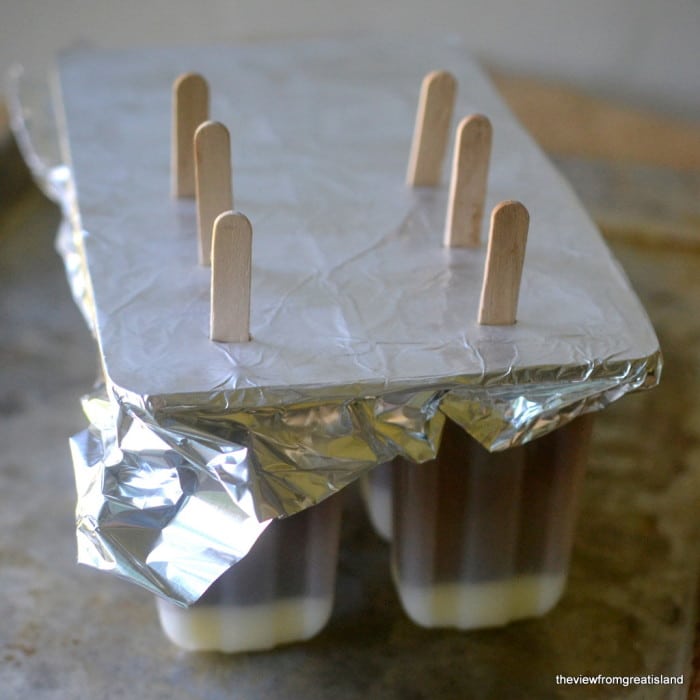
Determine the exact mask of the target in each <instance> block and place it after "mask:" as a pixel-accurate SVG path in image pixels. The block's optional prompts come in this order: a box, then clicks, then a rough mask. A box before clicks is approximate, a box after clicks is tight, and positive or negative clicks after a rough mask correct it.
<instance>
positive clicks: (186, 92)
mask: <svg viewBox="0 0 700 700" xmlns="http://www.w3.org/2000/svg"><path fill="white" fill-rule="evenodd" d="M207 119H209V84H208V83H207V81H206V79H205V78H204V77H203V76H201V75H200V74H199V73H183V74H182V75H180V76H178V77H177V78H176V79H175V81H174V83H173V135H172V164H171V170H172V174H171V178H172V191H173V195H174V196H175V197H193V196H194V194H195V182H194V153H193V136H194V132H195V130H196V129H197V127H198V126H199V125H200V124H201V123H202V122H205V121H207Z"/></svg>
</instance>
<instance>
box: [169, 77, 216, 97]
mask: <svg viewBox="0 0 700 700" xmlns="http://www.w3.org/2000/svg"><path fill="white" fill-rule="evenodd" d="M195 89H199V90H204V91H206V92H207V93H208V92H209V83H208V82H207V79H206V78H205V77H204V76H203V75H202V74H201V73H193V72H188V73H181V74H180V75H178V76H177V78H175V80H174V81H173V90H175V91H176V92H180V91H181V90H195Z"/></svg>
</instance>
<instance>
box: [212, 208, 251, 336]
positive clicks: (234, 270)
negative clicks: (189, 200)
mask: <svg viewBox="0 0 700 700" xmlns="http://www.w3.org/2000/svg"><path fill="white" fill-rule="evenodd" d="M252 242H253V227H252V226H251V224H250V221H249V220H248V217H246V216H245V214H242V213H241V212H237V211H226V212H223V213H222V214H219V216H217V217H216V220H215V222H214V237H213V242H212V274H211V317H210V337H211V339H212V340H216V341H221V342H229V343H245V342H248V341H249V340H250V277H251V267H252Z"/></svg>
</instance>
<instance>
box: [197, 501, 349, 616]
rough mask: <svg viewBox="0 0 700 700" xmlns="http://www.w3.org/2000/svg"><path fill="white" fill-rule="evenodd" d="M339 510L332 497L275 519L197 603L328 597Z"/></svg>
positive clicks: (257, 602) (332, 580)
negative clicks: (285, 516)
mask: <svg viewBox="0 0 700 700" xmlns="http://www.w3.org/2000/svg"><path fill="white" fill-rule="evenodd" d="M340 511H341V504H340V498H339V497H338V496H331V497H330V498H327V499H326V500H325V501H323V502H321V503H319V504H318V505H316V506H313V507H311V508H308V509H307V510H305V511H302V512H301V513H298V514H296V515H292V516H290V517H288V518H282V519H280V520H275V521H274V522H272V523H271V524H270V525H269V526H268V527H267V529H266V530H265V531H264V532H263V534H262V535H261V536H260V538H259V539H258V541H257V542H256V543H255V545H254V546H253V549H252V550H251V551H250V552H249V553H248V555H247V556H246V557H244V558H243V559H242V560H241V561H240V562H238V563H237V564H236V565H235V566H233V567H231V568H230V569H229V570H228V571H227V572H226V573H224V574H223V575H222V576H221V577H219V578H218V579H217V580H216V581H215V582H214V583H213V584H212V585H211V586H210V588H209V589H208V590H207V591H206V593H205V594H204V595H203V596H202V598H200V600H199V601H198V602H197V603H196V605H197V606H204V605H220V606H225V605H233V606H242V605H262V604H266V603H272V602H275V601H277V600H281V599H284V598H322V597H327V596H329V595H332V594H333V588H334V586H335V571H336V563H337V557H338V538H339V534H340Z"/></svg>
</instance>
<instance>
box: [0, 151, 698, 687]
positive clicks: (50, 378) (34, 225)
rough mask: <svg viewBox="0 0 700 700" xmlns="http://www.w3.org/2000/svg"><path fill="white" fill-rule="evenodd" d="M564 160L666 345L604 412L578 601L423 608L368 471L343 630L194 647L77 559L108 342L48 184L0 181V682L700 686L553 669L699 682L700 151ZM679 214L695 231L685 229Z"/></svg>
mask: <svg viewBox="0 0 700 700" xmlns="http://www.w3.org/2000/svg"><path fill="white" fill-rule="evenodd" d="M545 145H546V144H545ZM12 152H13V146H12V145H11V143H9V144H8V143H7V142H6V143H5V144H4V145H3V146H2V148H1V149H0V153H1V154H2V155H0V170H1V169H2V168H3V167H4V164H7V163H9V162H14V160H13V156H12ZM557 162H558V164H559V165H560V167H562V169H563V170H564V171H565V173H566V174H567V175H568V176H569V178H570V179H571V180H572V182H573V184H574V186H575V187H576V188H577V189H578V190H579V192H580V193H581V194H582V196H583V198H584V202H585V203H586V204H587V206H588V207H589V208H590V209H591V211H592V212H593V214H594V216H596V218H597V219H598V220H599V221H600V222H601V223H602V224H603V227H604V229H605V232H606V233H607V234H608V237H609V240H610V242H611V244H612V247H613V250H614V252H615V254H616V255H617V256H618V258H619V259H620V261H621V263H622V265H623V266H624V267H625V269H626V271H627V273H628V274H629V276H630V278H631V281H632V283H633V285H634V286H635V288H636V290H637V292H638V294H639V295H640V297H641V299H642V302H643V303H644V304H645V306H646V308H647V310H648V311H649V314H650V316H651V318H652V321H653V323H654V325H655V327H656V329H657V332H658V334H659V338H660V341H661V345H662V348H663V350H664V353H665V358H666V367H665V372H664V376H663V380H662V383H661V386H660V387H659V388H658V389H656V390H654V391H651V392H647V393H642V394H638V395H634V396H630V397H627V398H625V399H623V400H621V401H620V402H618V403H616V404H614V405H612V406H611V407H610V408H608V409H607V410H606V411H605V412H604V413H603V414H601V416H600V419H599V420H598V422H597V425H596V429H595V433H594V438H593V449H592V455H591V460H590V467H589V470H588V475H587V480H586V484H585V488H584V494H583V502H582V508H581V517H580V518H579V523H578V528H577V535H576V541H575V546H574V553H573V560H572V568H571V577H570V583H569V586H568V588H567V591H566V594H565V596H564V599H563V600H562V602H561V604H560V605H559V606H558V607H557V608H556V609H555V610H554V611H553V612H552V613H551V614H550V615H548V616H546V617H544V618H542V619H540V620H534V621H528V622H521V623H517V624H513V625H511V626H509V627H506V628H504V629H497V630H486V631H479V632H470V633H458V632H445V631H427V630H422V629H420V628H417V627H415V626H413V625H412V624H411V623H410V622H409V621H408V620H407V619H406V618H405V617H404V616H403V614H402V613H401V611H400V608H399V604H398V600H397V598H396V596H395V594H394V591H393V588H392V585H391V581H390V576H389V569H388V549H387V547H386V545H384V544H383V543H382V542H381V541H379V540H378V539H377V538H376V537H375V535H374V534H373V533H372V532H371V531H370V528H369V525H368V523H367V521H366V518H365V515H364V513H363V511H362V509H361V507H360V506H359V500H358V496H357V493H356V492H355V490H354V489H351V490H349V491H348V493H347V494H346V498H345V518H344V525H343V533H342V546H341V555H340V562H339V569H338V583H337V596H336V606H335V609H334V613H333V616H332V618H331V621H330V623H329V625H328V627H327V628H326V629H325V630H324V631H323V632H322V633H321V634H320V635H319V636H318V637H316V638H315V639H314V640H312V641H310V642H307V643H305V644H295V645H290V646H288V647H285V648H282V649H279V650H276V651H273V652H266V653H256V654H243V655H238V656H230V657H228V656H224V655H219V654H188V653H185V652H182V651H180V650H178V649H176V648H175V647H173V646H172V645H171V644H170V643H169V642H168V641H167V640H166V639H165V638H164V637H163V636H162V634H161V632H160V629H159V626H158V622H157V619H156V613H155V606H154V604H153V600H152V598H151V596H150V595H149V594H147V593H145V592H143V591H142V590H140V589H138V588H136V587H135V586H133V585H130V584H127V583H124V582H121V581H119V580H117V579H113V578H111V577H109V576H107V575H104V574H100V573H98V572H96V571H92V570H89V569H85V568H82V567H78V566H76V565H75V563H74V561H75V543H74V536H73V507H74V487H73V480H72V469H71V464H70V456H69V453H68V447H67V437H68V436H69V435H71V434H72V433H74V432H77V431H78V430H81V429H82V428H83V427H84V425H85V423H84V420H83V418H82V416H81V413H80V407H79V398H80V395H81V394H82V393H84V392H85V391H86V390H88V389H89V388H90V386H91V384H92V382H93V380H94V377H95V376H96V355H95V351H94V348H93V341H92V339H91V337H90V335H89V333H88V332H87V330H86V329H85V327H84V324H83V322H82V319H81V318H80V316H79V314H78V311H77V310H76V309H75V307H74V306H73V304H72V301H71V299H70V296H69V293H68V289H67V285H66V283H65V279H64V276H63V271H62V268H61V263H60V260H59V259H58V257H57V256H56V255H55V253H54V252H53V247H52V246H53V236H54V232H55V228H56V225H57V223H58V212H57V210H56V209H55V207H53V206H52V205H51V204H50V203H48V202H47V201H46V200H45V199H44V198H43V197H42V196H41V195H40V194H39V193H38V192H37V191H36V190H35V189H34V188H33V187H31V186H27V187H22V188H18V189H19V191H13V192H12V193H11V196H10V193H8V191H7V190H5V189H0V319H1V323H0V328H1V329H2V331H1V332H0V591H1V592H0V688H1V689H2V691H1V692H0V695H1V696H2V697H3V698H8V699H12V698H32V700H34V699H35V698H36V699H38V700H43V699H47V700H48V699H51V700H53V699H54V698H55V699H56V700H58V699H59V698H60V700H65V698H120V697H124V698H127V697H140V698H144V699H145V700H151V699H156V698H168V700H171V698H211V699H217V698H230V697H236V698H266V700H276V699H277V698H285V700H289V699H294V698H305V699H306V698H308V699H309V700H312V699H314V698H328V697H333V698H334V700H344V699H345V698H347V699H350V698H381V699H382V700H384V699H388V700H391V699H392V698H396V699H399V698H401V699H408V700H420V699H423V698H426V699H427V698H466V697H480V698H510V697H523V698H525V697H528V698H669V697H678V698H680V697H685V696H686V694H687V692H688V683H686V687H685V688H683V689H676V690H675V691H674V690H673V688H671V687H662V686H656V687H651V686H649V687H645V686H639V687H629V688H623V687H620V686H618V687H602V686H596V687H591V686H588V687H580V686H578V687H574V686H564V685H557V684H556V680H555V678H556V675H557V674H562V675H578V674H587V675H588V674H590V675H597V674H604V675H644V674H649V673H656V674H665V675H678V674H681V673H684V674H685V676H686V680H687V681H688V680H689V679H690V678H691V670H690V660H691V656H692V655H691V650H692V640H693V631H694V623H695V590H696V583H697V567H698V554H699V552H698V547H697V535H698V526H699V525H700V509H698V508H697V503H698V502H700V367H699V362H698V354H697V348H698V347H699V346H700V314H698V302H697V300H698V299H699V298H700V232H698V231H697V222H698V221H699V220H700V217H699V216H698V201H700V198H699V197H698V196H697V194H698V188H699V183H700V177H699V175H698V170H697V169H694V168H693V167H690V168H685V169H683V170H675V169H672V168H669V167H668V165H667V164H664V163H662V164H660V165H659V164H654V163H652V164H651V165H649V164H646V165H640V164H638V163H635V164H631V163H630V162H629V161H627V160H624V159H622V160H620V161H615V162H606V161H605V160H603V159H600V158H597V157H586V158H582V157H580V156H576V155H571V154H566V155H565V156H561V157H558V158H557ZM16 177H20V178H21V174H18V175H17V176H16ZM13 181H16V179H15V180H13ZM601 181H602V182H605V183H606V185H607V186H606V187H605V188H602V187H601V186H600V183H601ZM649 183H653V185H654V186H653V187H649ZM664 188H665V189H664ZM659 192H671V193H673V196H672V197H671V198H670V199H671V200H672V201H673V205H672V206H671V204H669V197H663V198H662V199H663V202H665V203H666V204H665V206H666V207H667V209H668V211H663V208H662V209H661V210H660V209H659V204H658V203H657V204H654V197H657V198H658V197H659ZM616 203H619V206H618V208H617V209H616ZM640 212H641V213H640ZM645 212H647V213H646V214H645ZM647 221H652V223H650V224H649V225H647V224H646V222H647ZM620 222H627V223H626V224H625V225H621V224H620ZM629 222H631V223H629ZM679 222H680V223H679ZM681 229H682V231H683V235H682V236H676V235H671V234H675V233H677V232H678V231H680V230H681ZM666 233H668V234H669V235H668V236H667V235H666ZM669 237H670V239H671V240H672V243H671V244H669Z"/></svg>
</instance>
